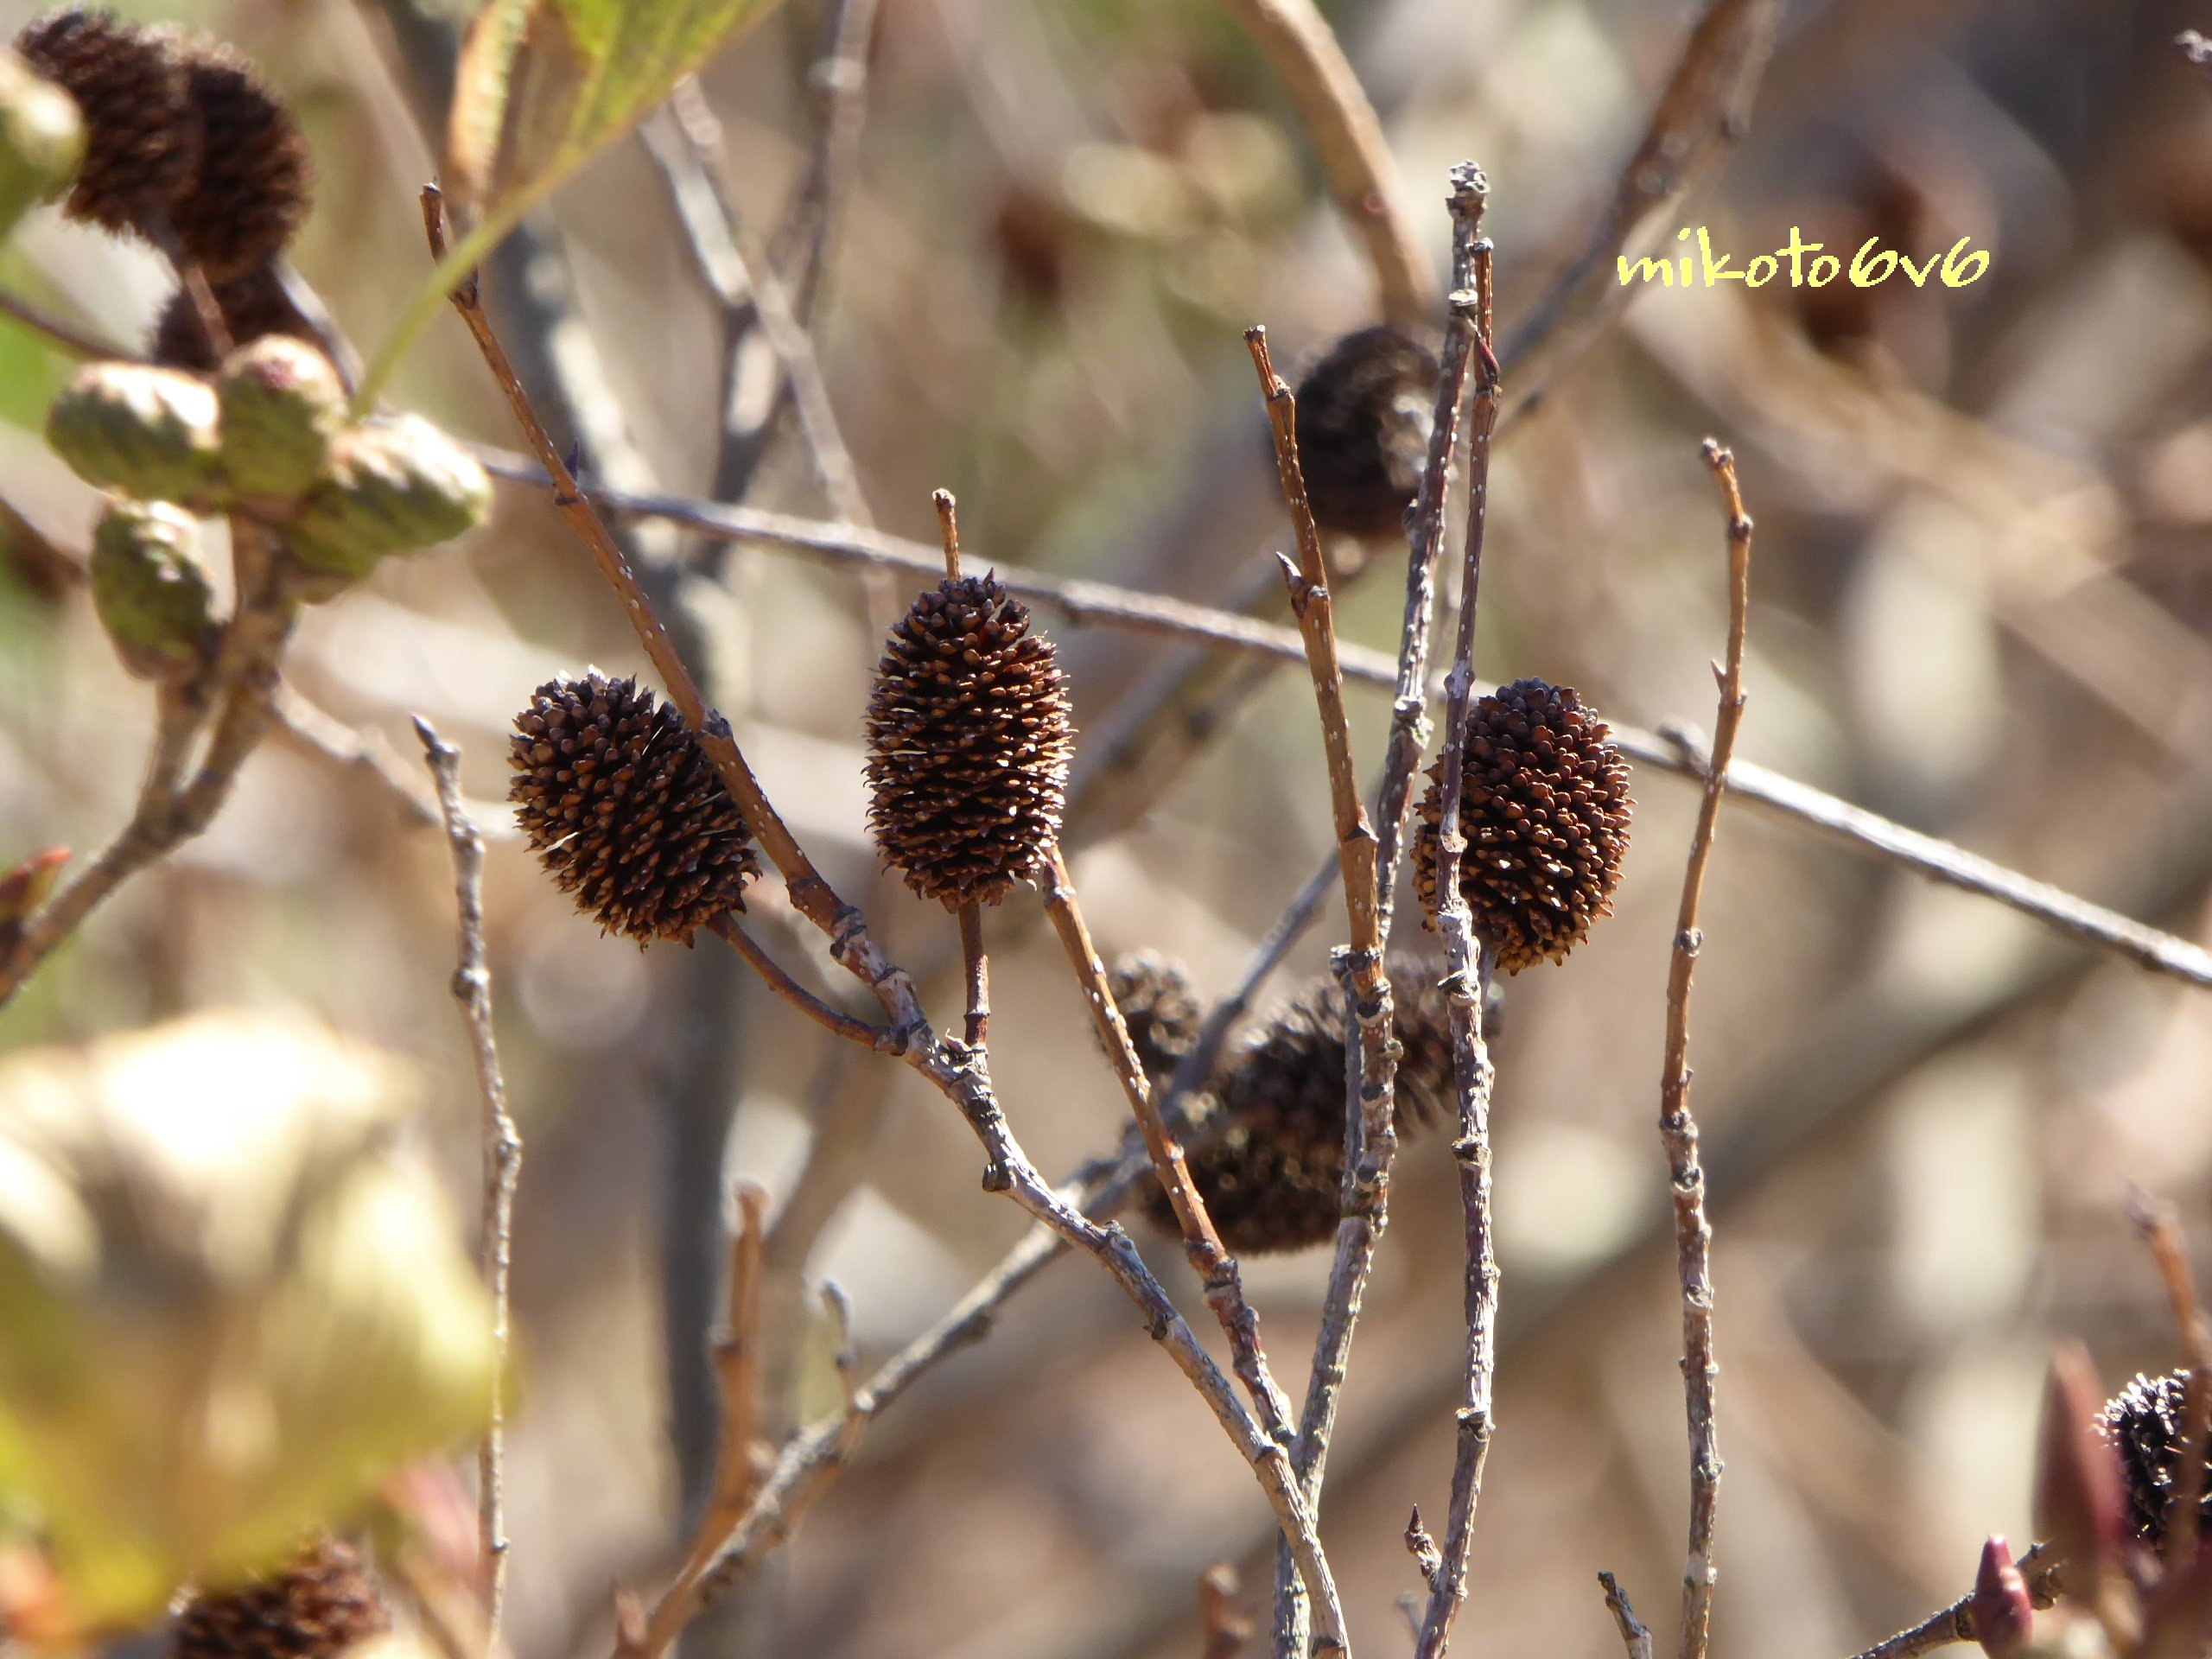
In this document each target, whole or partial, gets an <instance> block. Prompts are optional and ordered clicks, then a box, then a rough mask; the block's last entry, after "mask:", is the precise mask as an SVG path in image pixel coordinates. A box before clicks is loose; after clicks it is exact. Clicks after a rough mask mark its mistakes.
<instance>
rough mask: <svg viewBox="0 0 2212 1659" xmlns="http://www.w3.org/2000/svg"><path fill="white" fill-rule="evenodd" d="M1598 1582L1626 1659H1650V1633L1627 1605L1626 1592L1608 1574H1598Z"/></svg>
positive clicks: (1606, 1609) (1616, 1580)
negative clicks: (1626, 1656)
mask: <svg viewBox="0 0 2212 1659" xmlns="http://www.w3.org/2000/svg"><path fill="white" fill-rule="evenodd" d="M1598 1582H1599V1584H1602V1585H1604V1586H1605V1611H1608V1612H1610V1613H1611V1614H1612V1616H1613V1623H1614V1624H1616V1625H1618V1626H1619V1628H1620V1633H1621V1642H1622V1643H1623V1644H1624V1646H1625V1647H1626V1648H1627V1649H1628V1659H1651V1632H1650V1631H1649V1630H1646V1629H1644V1628H1643V1621H1642V1620H1641V1619H1639V1618H1637V1616H1636V1609H1635V1608H1633V1607H1631V1606H1630V1605H1629V1602H1628V1592H1627V1591H1625V1590H1624V1589H1622V1588H1621V1586H1620V1580H1618V1579H1616V1578H1615V1577H1614V1576H1613V1575H1612V1574H1611V1573H1599V1575H1598Z"/></svg>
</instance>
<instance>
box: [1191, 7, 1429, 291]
mask: <svg viewBox="0 0 2212 1659" xmlns="http://www.w3.org/2000/svg"><path fill="white" fill-rule="evenodd" d="M1226 10H1228V11H1229V13H1230V15H1231V16H1234V17H1235V18H1236V21H1237V22H1239V23H1241V24H1242V25H1243V28H1244V29H1245V31H1246V32H1247V33H1248V34H1249V35H1251V36H1252V38H1253V40H1254V41H1255V42H1256V43H1257V44H1258V46H1259V48H1260V50H1261V51H1262V53H1263V54H1265V55H1266V57H1267V60H1268V64H1269V65H1270V67H1273V68H1274V72H1275V77H1276V79H1279V80H1281V82H1282V84H1283V89H1284V90H1285V91H1286V92H1288V93H1289V94H1290V101H1291V103H1292V105H1294V107H1295V108H1296V109H1297V111H1298V118H1299V121H1300V124H1302V125H1303V126H1304V127H1305V129H1306V137H1308V138H1310V139H1311V140H1312V141H1313V153H1314V155H1315V156H1316V157H1317V158H1318V159H1319V162H1320V163H1321V174H1322V176H1323V177H1324V178H1325V179H1326V180H1327V181H1328V184H1329V194H1331V195H1332V197H1334V198H1335V200H1336V204H1337V211H1338V213H1342V214H1343V215H1344V221H1345V223H1346V224H1347V225H1349V226H1351V232H1352V234H1353V235H1354V236H1356V237H1357V238H1359V241H1360V243H1361V245H1363V246H1364V247H1365V249H1366V250H1367V258H1368V263H1369V264H1370V265H1371V266H1372V267H1373V268H1374V270H1375V286H1376V296H1377V298H1378V299H1379V300H1380V301H1381V303H1382V309H1383V315H1384V316H1385V317H1386V318H1388V319H1389V321H1392V322H1398V323H1425V322H1427V321H1428V319H1429V315H1430V313H1431V312H1432V311H1433V309H1434V308H1435V305H1436V284H1435V281H1434V279H1433V277H1431V275H1430V274H1429V269H1428V261H1427V257H1425V256H1424V255H1423V253H1422V251H1421V234H1420V231H1419V228H1418V226H1416V224H1415V222H1414V216H1413V212H1412V208H1411V207H1410V206H1409V199H1408V196H1407V194H1406V187H1405V181H1404V180H1403V179H1402V178H1401V177H1400V176H1399V175H1398V168H1397V163H1396V162H1395V161H1394V160H1393V159H1392V157H1391V155H1390V145H1389V140H1388V139H1386V138H1385V137H1383V123H1382V120H1381V118H1379V117H1378V116H1377V115H1376V113H1375V106H1374V105H1372V104H1370V102H1369V101H1368V98H1367V93H1366V92H1365V91H1364V90H1363V88H1362V87H1361V86H1360V84H1359V77H1358V76H1357V75H1356V74H1354V73H1352V67H1351V60H1349V59H1347V58H1346V57H1345V56H1344V48H1343V47H1342V46H1341V45H1339V44H1338V41H1337V37H1336V35H1335V34H1334V33H1333V32H1332V30H1331V29H1330V28H1329V24H1328V20H1327V19H1326V18H1325V17H1323V16H1322V15H1321V12H1320V9H1319V7H1318V6H1316V5H1315V4H1314V3H1313V0H1228V5H1227V8H1226Z"/></svg>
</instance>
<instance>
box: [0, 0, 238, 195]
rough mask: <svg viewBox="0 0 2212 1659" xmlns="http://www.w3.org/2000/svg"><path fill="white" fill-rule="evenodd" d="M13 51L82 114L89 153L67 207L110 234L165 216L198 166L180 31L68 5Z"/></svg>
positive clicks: (36, 24)
mask: <svg viewBox="0 0 2212 1659" xmlns="http://www.w3.org/2000/svg"><path fill="white" fill-rule="evenodd" d="M16 50H17V51H18V52H20V53H21V54H22V55H23V58H24V60H25V61H27V62H28V63H29V65H30V66H31V67H32V68H34V69H35V70H37V71H38V72H39V73H41V75H44V76H45V77H46V78H47V79H48V80H51V81H54V82H55V83H56V84H58V85H59V86H60V87H61V88H62V90H63V91H65V92H67V93H68V94H69V96H70V97H72V98H73V99H76V100H77V109H78V112H79V114H80V115H82V116H83V117H84V123H85V158H84V162H83V163H82V165H81V166H79V168H78V170H77V182H76V184H75V185H74V186H73V187H72V188H71V189H70V192H69V196H68V200H67V202H66V203H65V204H64V207H63V211H64V212H66V213H67V214H68V216H69V217H70V218H72V219H81V220H83V221H85V222H86V223H88V224H92V225H98V226H101V227H102V228H104V229H106V230H110V231H132V230H136V231H141V232H143V231H144V230H145V229H146V227H148V226H155V225H159V224H162V223H164V222H166V221H167V220H168V217H169V215H170V213H171V211H172V210H173V208H174V207H175V204H176V203H177V202H179V201H180V200H182V198H183V197H184V195H185V194H186V193H187V192H188V191H189V190H190V189H191V188H192V182H193V180H194V178H195V177H197V176H198V175H199V172H200V127H199V124H198V123H197V122H195V121H194V120H193V119H192V118H191V113H190V102H189V86H190V75H189V73H188V70H187V68H186V65H185V57H184V54H183V52H182V50H181V47H180V43H179V41H178V39H177V37H176V36H175V35H173V34H171V33H170V32H168V31H167V30H162V29H139V28H137V26H135V25H133V24H130V23H127V22H121V21H119V20H118V19H117V18H116V17H115V16H113V15H112V14H111V13H109V12H106V11H102V10H96V9H94V8H92V7H89V6H68V7H65V8H63V9H62V10H59V11H53V12H48V14H47V15H46V16H42V17H40V18H37V19H35V20H34V21H33V22H30V23H29V24H26V25H25V26H24V28H23V30H22V33H21V34H19V35H16Z"/></svg>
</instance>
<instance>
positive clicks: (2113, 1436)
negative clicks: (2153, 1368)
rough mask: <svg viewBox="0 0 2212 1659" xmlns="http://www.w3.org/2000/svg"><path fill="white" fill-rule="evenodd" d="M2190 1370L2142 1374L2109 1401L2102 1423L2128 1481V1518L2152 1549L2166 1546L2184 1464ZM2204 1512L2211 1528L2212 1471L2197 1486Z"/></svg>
mask: <svg viewBox="0 0 2212 1659" xmlns="http://www.w3.org/2000/svg"><path fill="white" fill-rule="evenodd" d="M2188 1386H2189V1373H2188V1372H2187V1371H2185V1370H2182V1371H2172V1372H2169V1373H2168V1374H2167V1375H2165V1376H2137V1377H2136V1378H2135V1379H2134V1381H2133V1382H2131V1383H2129V1384H2128V1385H2127V1386H2126V1388H2124V1389H2121V1390H2120V1392H2119V1393H2118V1394H2117V1395H2114V1396H2113V1398H2112V1399H2111V1400H2110V1401H2109V1402H2107V1403H2106V1406H2105V1410H2104V1419H2103V1421H2102V1424H2101V1427H2102V1428H2103V1430H2104V1433H2105V1438H2106V1439H2107V1440H2110V1441H2111V1442H2112V1444H2113V1449H2114V1450H2116V1451H2117V1452H2119V1453H2120V1471H2121V1473H2122V1474H2123V1476H2124V1477H2125V1478H2126V1484H2127V1518H2128V1521H2129V1522H2130V1523H2131V1524H2132V1525H2133V1528H2134V1530H2135V1535H2136V1536H2137V1537H2139V1538H2140V1539H2142V1540H2143V1541H2145V1542H2146V1543H2148V1544H2149V1545H2150V1546H2151V1547H2152V1548H2153V1549H2158V1548H2163V1546H2164V1541H2165V1535H2166V1520H2167V1511H2168V1510H2171V1508H2172V1507H2173V1501H2174V1487H2175V1485H2176V1484H2177V1482H2176V1479H2175V1477H2176V1475H2177V1472H2178V1468H2179V1465H2180V1463H2181V1441H2182V1405H2183V1394H2184V1393H2185V1391H2186V1390H2187V1389H2188ZM2198 1491H2199V1492H2200V1493H2201V1494H2202V1498H2201V1506H2202V1515H2203V1516H2204V1521H2205V1523H2206V1526H2207V1528H2208V1529H2212V1470H2208V1477H2207V1478H2206V1480H2205V1482H2204V1483H2203V1484H2202V1485H2201V1486H2200V1487H2199V1488H2198Z"/></svg>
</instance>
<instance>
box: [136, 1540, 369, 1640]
mask: <svg viewBox="0 0 2212 1659" xmlns="http://www.w3.org/2000/svg"><path fill="white" fill-rule="evenodd" d="M390 1628H391V1618H390V1617H389V1615H387V1614H386V1612H385V1606H384V1602H383V1599H381V1598H380V1597H379V1596H378V1593H377V1586H376V1580H374V1579H372V1578H371V1577H370V1576H369V1573H368V1569H367V1568H366V1567H364V1566H363V1565H362V1563H361V1558H360V1557H359V1555H357V1554H354V1552H353V1549H352V1548H349V1547H348V1546H346V1545H345V1544H342V1543H340V1542H338V1541H335V1540H334V1539H328V1538H325V1539H321V1540H319V1541H316V1542H315V1543H313V1544H310V1545H308V1547H307V1548H306V1549H304V1550H302V1552H301V1553H300V1554H299V1555H298V1557H297V1558H296V1559H295V1560H293V1561H292V1562H291V1563H290V1564H289V1566H287V1567H283V1569H281V1570H280V1571H278V1572H276V1573H270V1575H269V1576H267V1577H265V1578H262V1579H257V1580H252V1581H251V1582H250V1583H247V1584H244V1585H240V1586H234V1587H232V1588H229V1589H225V1590H209V1591H201V1592H199V1593H197V1594H195V1595H194V1597H193V1598H192V1599H191V1600H189V1601H188V1602H187V1603H186V1604H185V1605H184V1609H183V1611H181V1612H180V1613H179V1614H178V1615H177V1619H176V1631H175V1647H174V1649H173V1653H174V1659H338V1656H339V1655H340V1654H342V1653H344V1652H345V1651H346V1649H349V1648H351V1647H353V1646H354V1645H355V1644H356V1643H361V1642H365V1641H367V1640H368V1639H369V1638H371V1637H377V1636H381V1635H383V1634H384V1633H385V1631H386V1630H389V1629H390Z"/></svg>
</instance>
